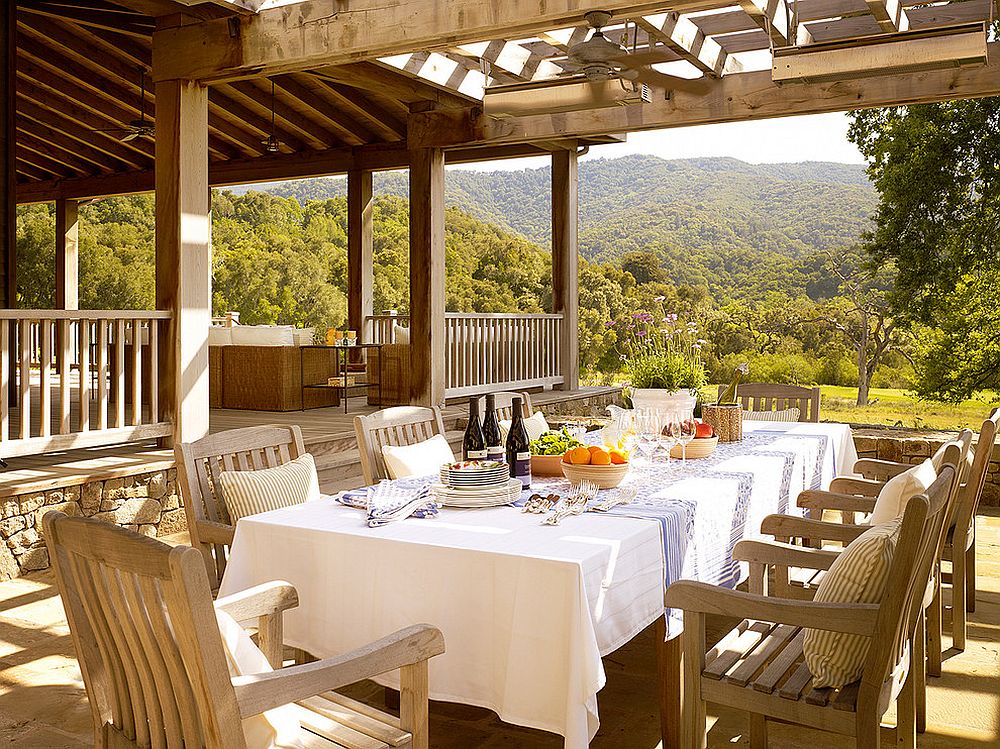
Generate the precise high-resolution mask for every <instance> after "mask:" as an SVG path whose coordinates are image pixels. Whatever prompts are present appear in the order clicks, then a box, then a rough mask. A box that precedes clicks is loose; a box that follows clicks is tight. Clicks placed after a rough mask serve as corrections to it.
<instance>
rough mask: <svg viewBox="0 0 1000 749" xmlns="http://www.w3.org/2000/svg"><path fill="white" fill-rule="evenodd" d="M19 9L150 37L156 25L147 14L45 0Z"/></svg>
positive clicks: (130, 34) (47, 16)
mask: <svg viewBox="0 0 1000 749" xmlns="http://www.w3.org/2000/svg"><path fill="white" fill-rule="evenodd" d="M18 10H19V11H21V12H22V13H27V14H32V15H39V16H43V17H46V18H53V19H58V20H71V21H73V22H74V23H77V24H79V25H81V26H92V27H94V28H96V29H102V30H104V31H113V32H115V33H117V34H125V35H127V36H133V37H138V38H139V39H149V38H151V37H152V35H153V31H154V30H155V28H156V25H155V24H154V23H153V22H152V20H151V19H149V18H147V17H146V16H141V15H137V14H135V13H121V12H116V11H109V10H97V11H95V10H88V9H85V8H73V9H69V8H66V7H64V6H59V5H52V4H49V3H44V2H32V3H19V4H18Z"/></svg>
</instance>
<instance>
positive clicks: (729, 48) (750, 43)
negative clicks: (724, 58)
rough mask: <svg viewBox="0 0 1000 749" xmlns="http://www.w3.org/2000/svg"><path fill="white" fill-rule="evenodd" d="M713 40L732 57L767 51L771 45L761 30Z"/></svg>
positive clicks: (723, 36) (728, 35)
mask: <svg viewBox="0 0 1000 749" xmlns="http://www.w3.org/2000/svg"><path fill="white" fill-rule="evenodd" d="M712 38H713V39H715V41H717V42H718V43H719V45H720V46H721V47H722V48H723V49H724V50H726V52H728V53H729V54H731V55H732V54H736V53H737V52H753V51H755V50H758V49H767V48H768V47H769V46H770V43H771V42H770V39H768V37H767V34H766V33H765V32H764V31H763V30H761V29H758V30H757V31H742V32H740V33H738V34H723V35H721V36H716V37H712Z"/></svg>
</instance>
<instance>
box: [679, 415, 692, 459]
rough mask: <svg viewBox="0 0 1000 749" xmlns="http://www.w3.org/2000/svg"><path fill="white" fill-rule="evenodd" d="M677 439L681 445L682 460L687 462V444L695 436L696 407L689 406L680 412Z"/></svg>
mask: <svg viewBox="0 0 1000 749" xmlns="http://www.w3.org/2000/svg"><path fill="white" fill-rule="evenodd" d="M678 426H679V429H678V432H677V441H678V444H680V446H681V462H682V463H687V446H688V443H690V442H691V440H693V439H694V437H695V429H696V425H695V421H694V409H691V408H688V409H685V410H684V411H682V412H681V413H680V421H679V425H678Z"/></svg>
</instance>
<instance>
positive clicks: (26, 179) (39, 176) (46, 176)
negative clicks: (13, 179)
mask: <svg viewBox="0 0 1000 749" xmlns="http://www.w3.org/2000/svg"><path fill="white" fill-rule="evenodd" d="M15 173H16V174H17V176H18V177H19V179H18V180H17V182H18V184H21V185H25V184H30V183H31V182H45V181H48V180H51V179H53V178H56V179H59V178H61V176H60V175H59V174H52V173H51V172H47V171H46V170H44V169H41V168H39V167H37V166H35V165H34V164H30V163H28V162H26V161H22V160H21V159H20V158H18V159H17V165H16V167H15Z"/></svg>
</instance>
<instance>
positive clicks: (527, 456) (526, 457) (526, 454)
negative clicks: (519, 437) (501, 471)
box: [514, 452, 531, 461]
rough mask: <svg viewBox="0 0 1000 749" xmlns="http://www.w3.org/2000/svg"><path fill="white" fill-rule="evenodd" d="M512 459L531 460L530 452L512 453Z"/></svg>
mask: <svg viewBox="0 0 1000 749" xmlns="http://www.w3.org/2000/svg"><path fill="white" fill-rule="evenodd" d="M514 460H529V461H530V460H531V453H530V452H523V453H514Z"/></svg>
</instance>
